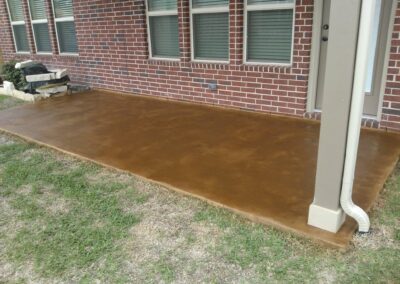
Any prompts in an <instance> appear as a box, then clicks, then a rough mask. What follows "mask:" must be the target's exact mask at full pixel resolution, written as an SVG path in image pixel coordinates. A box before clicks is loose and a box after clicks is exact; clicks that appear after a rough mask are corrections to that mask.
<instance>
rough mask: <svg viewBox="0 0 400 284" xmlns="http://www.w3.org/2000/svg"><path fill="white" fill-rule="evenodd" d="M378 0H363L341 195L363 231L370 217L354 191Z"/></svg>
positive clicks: (346, 208) (368, 224)
mask: <svg viewBox="0 0 400 284" xmlns="http://www.w3.org/2000/svg"><path fill="white" fill-rule="evenodd" d="M375 2H376V0H362V6H361V17H360V25H359V27H360V28H359V34H358V43H357V55H356V64H355V70H354V83H353V93H352V98H351V109H350V120H349V128H348V133H347V145H346V158H345V164H344V173H343V184H342V192H341V196H340V204H341V206H342V208H343V210H344V212H345V213H346V214H347V215H349V216H350V217H352V218H354V219H355V220H356V221H357V223H358V231H359V232H363V233H366V232H368V231H369V226H370V222H369V217H368V215H367V213H366V212H365V211H364V210H362V209H361V208H360V207H358V206H357V205H355V204H354V203H353V200H352V193H353V183H354V172H355V168H356V160H357V151H358V143H359V139H360V130H361V119H362V114H363V107H364V85H365V80H366V77H367V72H366V71H367V65H368V47H369V45H370V44H369V43H370V38H371V34H372V27H373V21H372V20H373V16H374V14H375V8H376V5H375V4H376V3H375Z"/></svg>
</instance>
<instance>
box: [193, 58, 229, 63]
mask: <svg viewBox="0 0 400 284" xmlns="http://www.w3.org/2000/svg"><path fill="white" fill-rule="evenodd" d="M192 62H193V63H210V64H215V63H216V64H229V60H226V61H225V60H213V59H194V58H192Z"/></svg>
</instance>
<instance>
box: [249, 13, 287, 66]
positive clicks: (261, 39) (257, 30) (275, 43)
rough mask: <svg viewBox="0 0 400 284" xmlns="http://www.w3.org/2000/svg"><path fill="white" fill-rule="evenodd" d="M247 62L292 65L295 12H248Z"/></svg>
mask: <svg viewBox="0 0 400 284" xmlns="http://www.w3.org/2000/svg"><path fill="white" fill-rule="evenodd" d="M247 27H248V32H247V60H248V61H261V62H262V61H265V62H275V63H290V58H291V53H292V28H293V10H291V9H290V10H271V11H252V12H248V22H247Z"/></svg>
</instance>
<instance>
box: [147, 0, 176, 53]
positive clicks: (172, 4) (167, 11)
mask: <svg viewBox="0 0 400 284" xmlns="http://www.w3.org/2000/svg"><path fill="white" fill-rule="evenodd" d="M146 14H147V27H148V34H149V35H150V36H149V54H150V58H164V59H168V58H170V59H178V58H179V31H178V8H177V0H147V13H146Z"/></svg>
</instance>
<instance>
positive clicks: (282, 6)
mask: <svg viewBox="0 0 400 284" xmlns="http://www.w3.org/2000/svg"><path fill="white" fill-rule="evenodd" d="M247 1H248V0H244V7H243V12H244V17H243V23H244V29H243V63H244V64H246V65H270V66H278V67H279V66H281V67H291V66H292V64H293V47H294V27H295V20H296V0H293V2H292V3H273V2H272V3H265V4H253V5H248V4H247ZM271 10H293V21H292V45H291V47H290V49H291V53H290V62H289V63H281V62H274V61H270V62H268V61H248V60H247V28H248V27H247V17H248V12H250V11H271Z"/></svg>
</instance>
